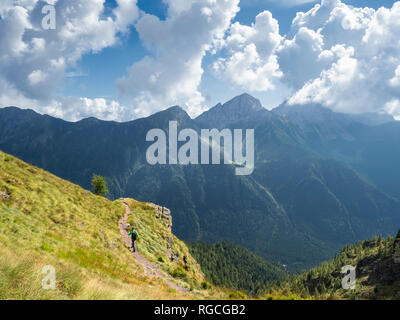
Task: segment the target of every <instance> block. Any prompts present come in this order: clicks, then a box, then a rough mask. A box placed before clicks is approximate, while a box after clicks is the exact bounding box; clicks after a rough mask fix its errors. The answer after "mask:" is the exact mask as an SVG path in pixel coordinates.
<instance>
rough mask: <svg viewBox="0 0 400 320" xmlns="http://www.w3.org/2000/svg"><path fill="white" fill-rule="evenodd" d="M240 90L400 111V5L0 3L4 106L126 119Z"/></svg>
mask: <svg viewBox="0 0 400 320" xmlns="http://www.w3.org/2000/svg"><path fill="white" fill-rule="evenodd" d="M48 5H51V7H52V8H54V13H55V25H54V29H52V28H50V29H48V28H45V27H43V20H44V19H46V18H48V17H49V16H48V14H49V12H50V11H48V10H50V9H51V8H50V9H48V10H47V11H46V10H44V8H48V7H46V6H48ZM43 10H44V11H43ZM46 21H47V23H49V21H50V20H46ZM243 92H248V93H250V94H252V95H253V96H255V97H256V98H259V99H260V100H261V102H262V104H263V105H264V107H266V108H268V109H271V108H274V107H276V106H278V105H280V104H281V103H283V102H285V103H287V104H289V105H292V106H294V107H295V106H296V105H299V104H307V103H318V104H321V105H323V106H325V107H327V108H330V109H332V110H334V111H338V112H345V113H364V112H378V113H389V114H391V115H393V116H394V117H396V118H397V119H400V2H396V1H387V0H380V1H370V0H343V1H340V0H322V1H313V0H241V1H239V0H48V1H47V2H44V1H39V0H1V3H0V107H6V106H10V105H14V106H18V107H21V108H30V109H34V110H35V111H37V112H39V113H46V114H50V115H52V116H56V117H60V118H63V119H66V120H70V121H78V120H80V119H82V118H86V117H91V116H93V117H97V118H100V119H104V120H115V121H128V120H132V119H136V118H139V117H144V116H148V115H150V114H153V113H155V112H158V111H161V110H164V109H166V108H168V107H170V106H174V105H180V106H181V107H183V108H184V109H185V110H186V111H187V112H188V113H189V114H190V115H191V116H192V117H195V116H197V115H199V114H201V113H202V112H204V111H205V110H207V109H209V108H210V107H212V106H214V105H215V104H217V103H219V102H222V103H223V102H226V101H227V100H229V99H231V98H233V97H234V96H236V95H239V94H242V93H243Z"/></svg>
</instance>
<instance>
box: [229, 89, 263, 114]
mask: <svg viewBox="0 0 400 320" xmlns="http://www.w3.org/2000/svg"><path fill="white" fill-rule="evenodd" d="M223 107H224V108H229V109H232V108H235V109H237V108H238V109H242V110H243V111H245V110H246V111H247V110H248V109H251V110H255V111H260V110H263V109H264V108H263V107H262V105H261V102H260V100H258V99H256V98H254V97H253V96H251V95H249V94H248V93H243V94H241V95H240V96H237V97H235V98H233V99H232V100H230V101H228V102H227V103H225V104H224V105H223Z"/></svg>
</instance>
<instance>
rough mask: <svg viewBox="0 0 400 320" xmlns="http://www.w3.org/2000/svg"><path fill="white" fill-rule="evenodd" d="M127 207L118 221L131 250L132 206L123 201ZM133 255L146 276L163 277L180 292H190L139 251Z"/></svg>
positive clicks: (126, 243) (171, 286) (124, 240)
mask: <svg viewBox="0 0 400 320" xmlns="http://www.w3.org/2000/svg"><path fill="white" fill-rule="evenodd" d="M123 204H124V206H125V209H126V213H125V216H123V217H122V218H121V219H120V220H119V221H118V227H119V230H120V232H121V237H122V241H123V242H124V243H125V245H126V246H127V247H128V248H129V250H131V248H132V240H131V237H130V236H129V235H128V232H127V231H126V227H127V224H128V218H129V215H130V214H131V208H130V207H129V205H128V204H127V203H125V202H124V203H123ZM132 255H133V257H134V258H135V260H136V261H137V262H139V263H140V264H141V265H142V266H143V270H144V274H145V275H146V276H149V277H150V278H161V279H163V280H164V281H165V282H166V283H167V285H168V286H169V287H170V288H172V289H175V290H177V291H179V292H186V293H187V292H190V291H189V290H187V289H185V288H183V287H181V286H178V285H177V284H175V283H173V282H172V281H170V280H169V279H168V278H167V276H165V275H164V274H162V272H161V271H160V268H159V267H158V266H157V265H156V264H154V263H152V262H150V261H149V260H147V259H146V258H145V257H143V256H142V255H141V254H140V253H139V252H138V251H136V252H132Z"/></svg>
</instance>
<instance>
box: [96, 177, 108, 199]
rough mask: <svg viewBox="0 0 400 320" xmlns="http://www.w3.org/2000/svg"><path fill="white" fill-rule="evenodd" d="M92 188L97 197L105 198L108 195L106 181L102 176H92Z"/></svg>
mask: <svg viewBox="0 0 400 320" xmlns="http://www.w3.org/2000/svg"><path fill="white" fill-rule="evenodd" d="M92 186H93V192H94V193H95V194H97V195H98V196H105V195H106V194H107V193H108V189H107V182H106V179H105V178H104V177H102V176H98V175H96V174H95V175H93V178H92Z"/></svg>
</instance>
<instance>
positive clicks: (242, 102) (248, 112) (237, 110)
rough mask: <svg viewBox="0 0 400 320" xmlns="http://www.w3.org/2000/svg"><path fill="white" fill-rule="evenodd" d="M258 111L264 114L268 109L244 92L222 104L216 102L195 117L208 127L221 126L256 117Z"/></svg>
mask: <svg viewBox="0 0 400 320" xmlns="http://www.w3.org/2000/svg"><path fill="white" fill-rule="evenodd" d="M260 113H263V114H266V113H268V111H267V110H266V109H264V108H263V107H262V105H261V102H260V100H258V99H256V98H254V97H253V96H251V95H249V94H247V93H244V94H242V95H240V96H237V97H235V98H233V99H231V100H229V101H228V102H226V103H224V104H221V103H218V104H217V105H216V106H215V107H213V108H211V109H210V110H208V111H206V112H204V113H203V114H201V115H200V116H199V117H197V118H196V121H197V122H201V123H202V124H207V125H208V126H210V127H215V128H222V127H224V126H229V125H231V124H233V123H235V122H238V121H247V120H254V119H257V118H259V117H260Z"/></svg>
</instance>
